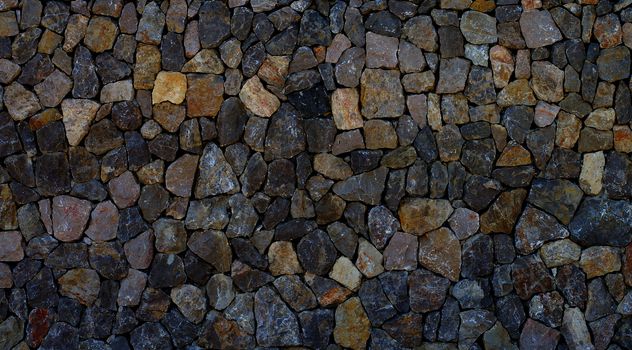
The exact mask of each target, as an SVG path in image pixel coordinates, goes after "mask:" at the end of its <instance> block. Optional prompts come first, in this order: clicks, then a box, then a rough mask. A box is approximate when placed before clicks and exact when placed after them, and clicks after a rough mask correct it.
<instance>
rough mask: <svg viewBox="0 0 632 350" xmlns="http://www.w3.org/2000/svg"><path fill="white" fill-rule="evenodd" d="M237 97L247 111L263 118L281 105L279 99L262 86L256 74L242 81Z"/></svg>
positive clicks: (267, 116)
mask: <svg viewBox="0 0 632 350" xmlns="http://www.w3.org/2000/svg"><path fill="white" fill-rule="evenodd" d="M239 98H240V99H241V101H242V102H243V104H244V106H245V107H246V108H247V109H248V110H249V111H251V112H252V113H254V114H256V115H258V116H260V117H265V118H269V117H270V116H272V114H274V112H276V111H277V109H279V107H280V106H281V102H279V99H278V98H277V97H276V96H274V95H273V94H272V93H270V92H269V91H268V90H266V89H265V88H264V87H263V84H261V80H259V77H257V76H254V77H252V78H250V79H248V80H247V81H246V82H245V83H244V86H243V87H242V88H241V91H240V92H239Z"/></svg>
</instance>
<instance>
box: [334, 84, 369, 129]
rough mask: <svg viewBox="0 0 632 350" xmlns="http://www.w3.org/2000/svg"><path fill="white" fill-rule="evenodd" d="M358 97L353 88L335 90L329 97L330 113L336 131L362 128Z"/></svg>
mask: <svg viewBox="0 0 632 350" xmlns="http://www.w3.org/2000/svg"><path fill="white" fill-rule="evenodd" d="M358 102H359V95H358V91H357V90H356V89H355V88H345V89H336V90H335V91H334V92H333V94H332V95H331V111H332V114H333V117H334V122H335V123H336V128H337V129H338V130H351V129H357V128H361V127H362V115H361V114H360V109H359V105H358Z"/></svg>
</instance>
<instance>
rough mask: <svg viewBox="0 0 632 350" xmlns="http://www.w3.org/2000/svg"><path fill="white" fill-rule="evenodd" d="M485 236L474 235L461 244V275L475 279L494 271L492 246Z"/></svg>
mask: <svg viewBox="0 0 632 350" xmlns="http://www.w3.org/2000/svg"><path fill="white" fill-rule="evenodd" d="M493 244H494V243H493V241H492V238H491V237H490V236H489V235H486V234H476V235H474V236H472V237H470V238H469V239H468V240H466V241H465V242H464V243H463V246H462V248H461V250H462V253H461V256H462V257H461V275H462V276H463V277H466V278H477V277H483V276H487V275H490V274H491V273H492V272H493V269H494V246H493Z"/></svg>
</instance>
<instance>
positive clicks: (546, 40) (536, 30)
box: [520, 10, 562, 49]
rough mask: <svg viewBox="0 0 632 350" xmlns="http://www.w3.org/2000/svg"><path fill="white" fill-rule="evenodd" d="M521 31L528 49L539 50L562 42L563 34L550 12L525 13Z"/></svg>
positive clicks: (522, 17) (535, 11) (521, 17)
mask: <svg viewBox="0 0 632 350" xmlns="http://www.w3.org/2000/svg"><path fill="white" fill-rule="evenodd" d="M520 29H521V31H522V35H523V37H524V39H525V42H526V44H527V47H529V48H532V49H533V48H538V47H543V46H547V45H551V44H553V43H555V42H557V41H560V40H562V33H560V30H559V29H558V28H557V26H556V25H555V22H554V21H553V17H551V14H550V13H549V12H548V11H543V10H534V11H525V12H523V13H522V15H521V16H520Z"/></svg>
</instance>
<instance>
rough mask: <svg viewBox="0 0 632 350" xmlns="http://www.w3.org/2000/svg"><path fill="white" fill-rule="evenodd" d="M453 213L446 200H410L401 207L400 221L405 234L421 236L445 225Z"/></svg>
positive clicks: (403, 202) (405, 201)
mask: <svg viewBox="0 0 632 350" xmlns="http://www.w3.org/2000/svg"><path fill="white" fill-rule="evenodd" d="M452 211H454V209H453V208H452V205H450V202H449V201H448V200H445V199H428V198H409V199H405V200H403V201H402V203H401V205H400V206H399V221H400V223H401V225H402V229H403V230H404V231H405V232H410V233H415V234H418V235H421V234H424V233H426V232H429V231H432V230H434V229H437V228H439V227H440V226H441V225H443V223H444V222H445V221H446V220H448V218H449V217H450V215H451V214H452Z"/></svg>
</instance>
